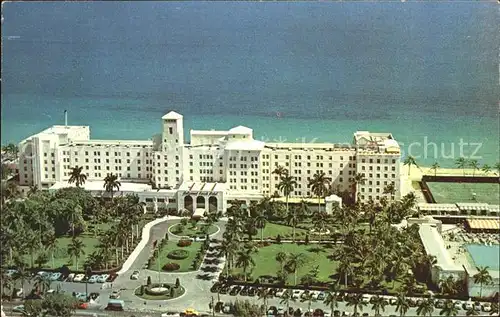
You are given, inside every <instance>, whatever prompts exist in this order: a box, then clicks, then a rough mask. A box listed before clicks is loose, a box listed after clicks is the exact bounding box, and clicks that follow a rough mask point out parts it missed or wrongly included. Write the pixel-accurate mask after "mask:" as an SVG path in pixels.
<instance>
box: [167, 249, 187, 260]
mask: <svg viewBox="0 0 500 317" xmlns="http://www.w3.org/2000/svg"><path fill="white" fill-rule="evenodd" d="M188 256H189V251H186V250H181V249H176V250H173V251H170V252H169V253H168V254H167V258H169V259H173V260H182V259H185V258H187V257H188Z"/></svg>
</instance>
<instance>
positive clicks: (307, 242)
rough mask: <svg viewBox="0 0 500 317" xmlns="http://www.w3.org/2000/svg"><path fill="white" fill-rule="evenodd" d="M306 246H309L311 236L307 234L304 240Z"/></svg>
mask: <svg viewBox="0 0 500 317" xmlns="http://www.w3.org/2000/svg"><path fill="white" fill-rule="evenodd" d="M304 244H306V245H307V244H309V235H308V234H306V238H305V239H304Z"/></svg>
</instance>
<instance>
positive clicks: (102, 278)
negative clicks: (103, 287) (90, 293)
mask: <svg viewBox="0 0 500 317" xmlns="http://www.w3.org/2000/svg"><path fill="white" fill-rule="evenodd" d="M108 278H109V274H103V275H99V277H98V278H97V283H106V281H107V279H108Z"/></svg>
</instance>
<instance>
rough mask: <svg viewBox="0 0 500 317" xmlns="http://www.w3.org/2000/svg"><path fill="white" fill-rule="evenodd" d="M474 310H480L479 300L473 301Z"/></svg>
mask: <svg viewBox="0 0 500 317" xmlns="http://www.w3.org/2000/svg"><path fill="white" fill-rule="evenodd" d="M474 310H475V311H481V303H480V302H475V303H474Z"/></svg>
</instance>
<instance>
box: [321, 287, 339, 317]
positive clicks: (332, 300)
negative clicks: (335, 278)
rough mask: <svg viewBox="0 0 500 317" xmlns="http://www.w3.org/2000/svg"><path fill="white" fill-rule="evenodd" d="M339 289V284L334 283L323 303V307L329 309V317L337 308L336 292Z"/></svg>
mask: <svg viewBox="0 0 500 317" xmlns="http://www.w3.org/2000/svg"><path fill="white" fill-rule="evenodd" d="M339 289H340V287H339V283H334V284H332V286H330V291H329V292H328V295H327V296H326V298H325V300H324V303H325V305H327V306H329V307H330V310H331V313H330V316H333V315H334V314H333V310H334V309H335V308H337V307H339V303H338V290H339Z"/></svg>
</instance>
